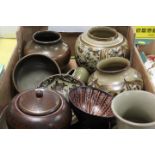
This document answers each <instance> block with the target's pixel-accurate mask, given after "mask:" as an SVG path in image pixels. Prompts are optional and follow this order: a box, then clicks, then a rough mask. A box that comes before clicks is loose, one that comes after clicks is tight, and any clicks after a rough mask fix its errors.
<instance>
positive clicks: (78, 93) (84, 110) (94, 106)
mask: <svg viewBox="0 0 155 155" xmlns="http://www.w3.org/2000/svg"><path fill="white" fill-rule="evenodd" d="M112 98H113V97H112V96H111V95H110V94H108V93H106V92H104V91H101V90H99V89H96V88H93V87H87V86H82V87H77V88H73V89H72V90H71V91H70V93H69V100H70V103H71V105H72V108H73V110H74V113H75V114H76V116H77V118H78V119H79V121H80V122H81V123H82V125H83V126H84V128H111V127H112V124H113V123H112V122H113V120H114V115H113V113H112V110H111V101H112Z"/></svg>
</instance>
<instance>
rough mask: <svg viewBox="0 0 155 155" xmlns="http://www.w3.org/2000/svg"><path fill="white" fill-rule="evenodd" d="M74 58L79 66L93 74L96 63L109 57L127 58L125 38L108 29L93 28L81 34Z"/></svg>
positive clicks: (127, 50)
mask: <svg viewBox="0 0 155 155" xmlns="http://www.w3.org/2000/svg"><path fill="white" fill-rule="evenodd" d="M75 56H76V61H77V64H78V65H79V66H82V67H85V68H86V69H87V70H88V71H89V72H94V71H95V69H96V65H97V63H98V61H100V60H102V59H107V58H110V57H125V58H129V48H128V42H127V40H126V38H125V37H124V36H123V35H122V34H121V33H119V32H117V31H116V30H115V29H113V28H110V27H103V26H101V27H99V26H98V27H93V28H91V29H90V30H88V31H87V32H85V33H83V34H81V35H80V36H79V37H78V39H77V41H76V45H75Z"/></svg>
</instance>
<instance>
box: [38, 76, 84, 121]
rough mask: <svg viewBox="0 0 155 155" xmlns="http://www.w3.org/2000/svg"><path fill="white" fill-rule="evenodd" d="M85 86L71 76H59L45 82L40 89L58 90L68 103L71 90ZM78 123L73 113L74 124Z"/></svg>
mask: <svg viewBox="0 0 155 155" xmlns="http://www.w3.org/2000/svg"><path fill="white" fill-rule="evenodd" d="M83 85H84V83H83V82H81V81H79V80H77V79H75V78H73V77H72V76H71V75H68V74H57V75H53V76H51V77H48V78H46V79H45V80H43V81H42V82H41V83H40V84H39V86H38V87H39V88H44V89H48V90H56V91H57V92H58V93H60V94H61V95H63V96H64V97H65V99H66V100H67V101H69V99H68V94H69V91H70V89H72V88H75V87H79V86H83ZM77 121H78V120H77V118H76V116H75V115H74V113H73V112H72V124H75V123H76V122H77Z"/></svg>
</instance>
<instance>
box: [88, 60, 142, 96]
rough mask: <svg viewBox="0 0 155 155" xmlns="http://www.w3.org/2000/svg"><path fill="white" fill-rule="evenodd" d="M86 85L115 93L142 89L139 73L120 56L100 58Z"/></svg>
mask: <svg viewBox="0 0 155 155" xmlns="http://www.w3.org/2000/svg"><path fill="white" fill-rule="evenodd" d="M88 85H90V86H92V87H96V88H99V89H101V90H104V91H106V92H108V93H110V94H111V95H117V94H119V93H121V92H123V91H125V90H141V89H143V80H142V77H141V74H140V73H139V72H138V71H136V70H135V69H133V68H131V67H130V62H129V61H128V60H127V59H125V58H121V57H114V58H109V59H105V60H101V61H100V62H99V63H98V64H97V70H96V71H95V72H94V73H93V74H92V75H91V76H90V78H89V80H88Z"/></svg>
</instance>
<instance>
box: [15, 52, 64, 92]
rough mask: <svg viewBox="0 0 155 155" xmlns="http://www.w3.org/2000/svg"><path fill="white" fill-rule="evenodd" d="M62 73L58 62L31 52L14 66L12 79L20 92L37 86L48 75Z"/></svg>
mask: <svg viewBox="0 0 155 155" xmlns="http://www.w3.org/2000/svg"><path fill="white" fill-rule="evenodd" d="M59 73H61V71H60V69H59V66H58V64H57V63H56V62H55V61H54V60H52V59H50V58H48V57H47V56H44V55H41V54H30V55H27V56H25V57H23V58H22V59H20V60H19V61H18V62H17V64H16V65H15V67H14V70H13V74H12V79H13V83H14V86H15V88H16V90H17V91H18V92H22V91H25V90H28V89H35V88H37V86H38V84H39V83H40V82H41V81H42V80H43V79H45V78H46V77H48V76H51V75H53V74H59Z"/></svg>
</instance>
